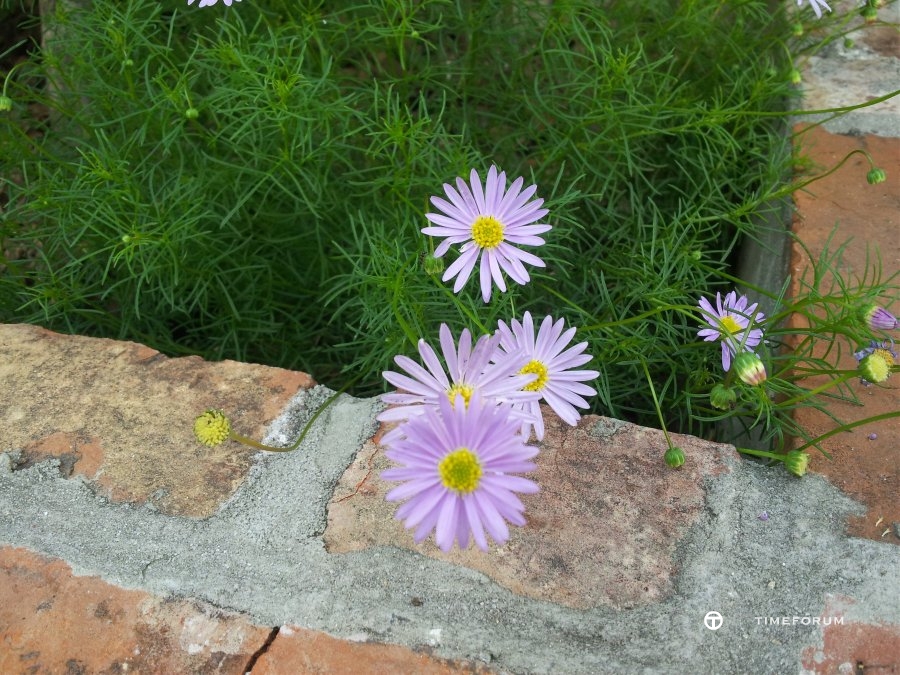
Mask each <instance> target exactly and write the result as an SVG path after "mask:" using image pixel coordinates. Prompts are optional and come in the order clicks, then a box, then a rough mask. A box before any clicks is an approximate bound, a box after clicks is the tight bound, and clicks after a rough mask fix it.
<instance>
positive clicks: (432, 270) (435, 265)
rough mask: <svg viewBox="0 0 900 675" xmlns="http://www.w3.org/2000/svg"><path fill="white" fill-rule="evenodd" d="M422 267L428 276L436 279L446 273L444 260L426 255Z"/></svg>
mask: <svg viewBox="0 0 900 675" xmlns="http://www.w3.org/2000/svg"><path fill="white" fill-rule="evenodd" d="M422 266H423V267H424V268H425V273H426V274H429V275H431V276H433V277H436V276H437V275H439V274H441V273H442V272H443V271H444V259H443V258H435V257H434V256H432V255H426V256H425V262H423V263H422Z"/></svg>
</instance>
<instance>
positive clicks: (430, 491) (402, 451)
mask: <svg viewBox="0 0 900 675" xmlns="http://www.w3.org/2000/svg"><path fill="white" fill-rule="evenodd" d="M510 412H511V409H510V406H509V405H506V404H502V403H495V402H490V401H485V400H484V399H482V398H481V397H480V396H477V395H476V396H474V397H472V398H471V399H470V400H469V404H468V405H464V404H463V399H462V394H459V395H457V397H456V399H455V403H451V401H450V399H449V398H447V397H446V396H444V397H441V399H440V401H439V403H438V405H437V406H427V407H426V409H425V410H424V412H423V414H422V415H418V416H416V417H414V418H412V419H410V420H409V422H407V423H406V424H405V425H404V426H405V427H406V434H405V436H403V437H396V438H395V439H394V441H393V442H391V443H390V444H389V448H388V450H387V451H386V452H385V455H386V456H387V457H388V459H390V460H392V461H393V462H395V463H397V464H399V465H401V466H399V467H396V468H392V469H387V470H386V471H383V472H382V473H381V477H382V478H383V479H384V480H388V481H400V482H402V483H403V484H402V485H399V486H397V487H395V488H394V489H393V490H391V491H390V492H388V494H387V496H386V499H387V500H388V501H402V500H407V501H406V502H405V503H404V504H401V505H400V507H399V508H398V509H397V513H396V516H395V517H396V518H397V519H398V520H403V521H405V523H404V524H405V526H406V528H407V529H410V528H416V530H415V535H414V539H415V541H416V543H419V542H421V541H422V540H423V539H425V538H426V537H427V536H428V535H429V534H430V533H431V532H432V530H433V531H434V533H435V536H434V539H435V542H436V543H437V545H438V546H439V547H440V548H441V550H442V551H444V552H447V551H449V550H450V549H451V548H452V546H453V542H454V540H455V541H456V542H457V543H458V544H459V547H460V548H468V546H469V540H470V538H473V539H474V540H475V544H476V545H477V546H478V548H480V549H481V550H482V551H486V550H487V548H488V542H487V537H486V536H485V530H487V534H489V535H490V536H491V538H493V539H494V541H496V542H497V543H498V544H502V543H504V542H505V541H506V540H507V539H509V528H508V527H507V522H509V523H512V524H513V525H519V526H521V525H524V524H525V517H524V515H523V514H524V511H525V507H524V505H523V504H522V502H521V501H520V500H519V498H518V497H517V496H516V494H515V493H517V492H518V493H523V494H531V493H534V492H537V491H538V489H539V488H538V486H537V483H535V482H533V481H531V480H528V479H527V478H522V477H520V476H512V475H510V474H513V473H525V472H528V471H534V469H535V465H534V463H533V462H531V461H529V460H531V459H532V458H533V457H534V456H535V455H537V453H538V448H536V447H533V446H530V445H526V444H525V439H524V437H523V436H522V435H520V434H519V433H518V431H519V426H520V424H521V423H520V421H519V420H517V419H516V418H515V417H513V416H512V415H510Z"/></svg>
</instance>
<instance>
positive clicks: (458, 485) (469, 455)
mask: <svg viewBox="0 0 900 675" xmlns="http://www.w3.org/2000/svg"><path fill="white" fill-rule="evenodd" d="M438 473H439V474H440V476H441V482H442V483H443V484H444V487H446V488H447V489H448V490H453V491H454V492H461V493H463V494H468V493H470V492H473V491H474V490H475V489H476V488H477V487H478V482H479V481H480V480H481V473H482V471H481V464H479V463H478V457H477V456H476V455H475V453H474V452H472V451H471V450H469V449H468V448H458V449H457V450H454V451H453V452H451V453H450V454H449V455H447V456H446V457H444V459H442V460H441V461H440V463H438Z"/></svg>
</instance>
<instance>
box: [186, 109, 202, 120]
mask: <svg viewBox="0 0 900 675" xmlns="http://www.w3.org/2000/svg"><path fill="white" fill-rule="evenodd" d="M184 116H185V117H186V118H187V119H189V120H195V119H197V118H198V117H200V111H199V110H197V109H196V108H194V107H193V106H191V107H190V108H188V109H187V110H185V111H184Z"/></svg>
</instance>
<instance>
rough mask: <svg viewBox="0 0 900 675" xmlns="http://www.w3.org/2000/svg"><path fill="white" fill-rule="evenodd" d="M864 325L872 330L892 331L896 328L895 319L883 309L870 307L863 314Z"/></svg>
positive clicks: (876, 306)
mask: <svg viewBox="0 0 900 675" xmlns="http://www.w3.org/2000/svg"><path fill="white" fill-rule="evenodd" d="M865 317H866V325H868V326H869V328H871V329H872V330H894V329H895V328H897V325H898V321H897V317H896V316H894V315H893V314H891V313H890V312H889V311H887V310H886V309H885V308H884V307H879V306H878V305H872V306H871V307H869V309H868V310H867V311H866V313H865Z"/></svg>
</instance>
